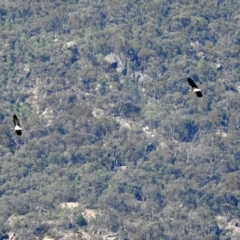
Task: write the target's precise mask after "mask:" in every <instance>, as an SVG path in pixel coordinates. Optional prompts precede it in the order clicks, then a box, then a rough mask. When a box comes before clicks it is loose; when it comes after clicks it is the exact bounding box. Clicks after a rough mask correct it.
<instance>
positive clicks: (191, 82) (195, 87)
mask: <svg viewBox="0 0 240 240" xmlns="http://www.w3.org/2000/svg"><path fill="white" fill-rule="evenodd" d="M187 80H188V83H189V85H190V86H191V87H192V89H191V90H190V91H191V92H195V93H196V94H197V96H198V97H202V96H203V95H202V92H201V89H199V88H198V86H197V84H196V83H195V82H194V81H193V80H192V79H191V78H188V79H187Z"/></svg>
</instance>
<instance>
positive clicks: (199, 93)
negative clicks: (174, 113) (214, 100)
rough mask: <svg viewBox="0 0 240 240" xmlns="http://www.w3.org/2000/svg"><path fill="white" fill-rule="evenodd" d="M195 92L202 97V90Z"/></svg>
mask: <svg viewBox="0 0 240 240" xmlns="http://www.w3.org/2000/svg"><path fill="white" fill-rule="evenodd" d="M195 93H196V94H197V96H198V97H202V96H203V95H202V92H201V91H199V92H195Z"/></svg>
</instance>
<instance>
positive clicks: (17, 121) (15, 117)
mask: <svg viewBox="0 0 240 240" xmlns="http://www.w3.org/2000/svg"><path fill="white" fill-rule="evenodd" d="M13 123H14V126H19V127H20V126H21V125H20V122H19V120H18V117H17V116H16V114H14V115H13Z"/></svg>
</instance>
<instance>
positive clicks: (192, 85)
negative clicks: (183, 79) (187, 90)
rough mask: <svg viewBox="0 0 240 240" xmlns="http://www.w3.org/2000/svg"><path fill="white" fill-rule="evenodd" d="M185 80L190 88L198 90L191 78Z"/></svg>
mask: <svg viewBox="0 0 240 240" xmlns="http://www.w3.org/2000/svg"><path fill="white" fill-rule="evenodd" d="M187 80H188V83H189V85H190V86H191V87H192V88H198V86H197V84H196V83H195V82H194V81H193V80H192V79H191V78H188V79H187Z"/></svg>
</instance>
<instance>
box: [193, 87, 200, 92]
mask: <svg viewBox="0 0 240 240" xmlns="http://www.w3.org/2000/svg"><path fill="white" fill-rule="evenodd" d="M193 92H201V89H199V88H194V89H193Z"/></svg>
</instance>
